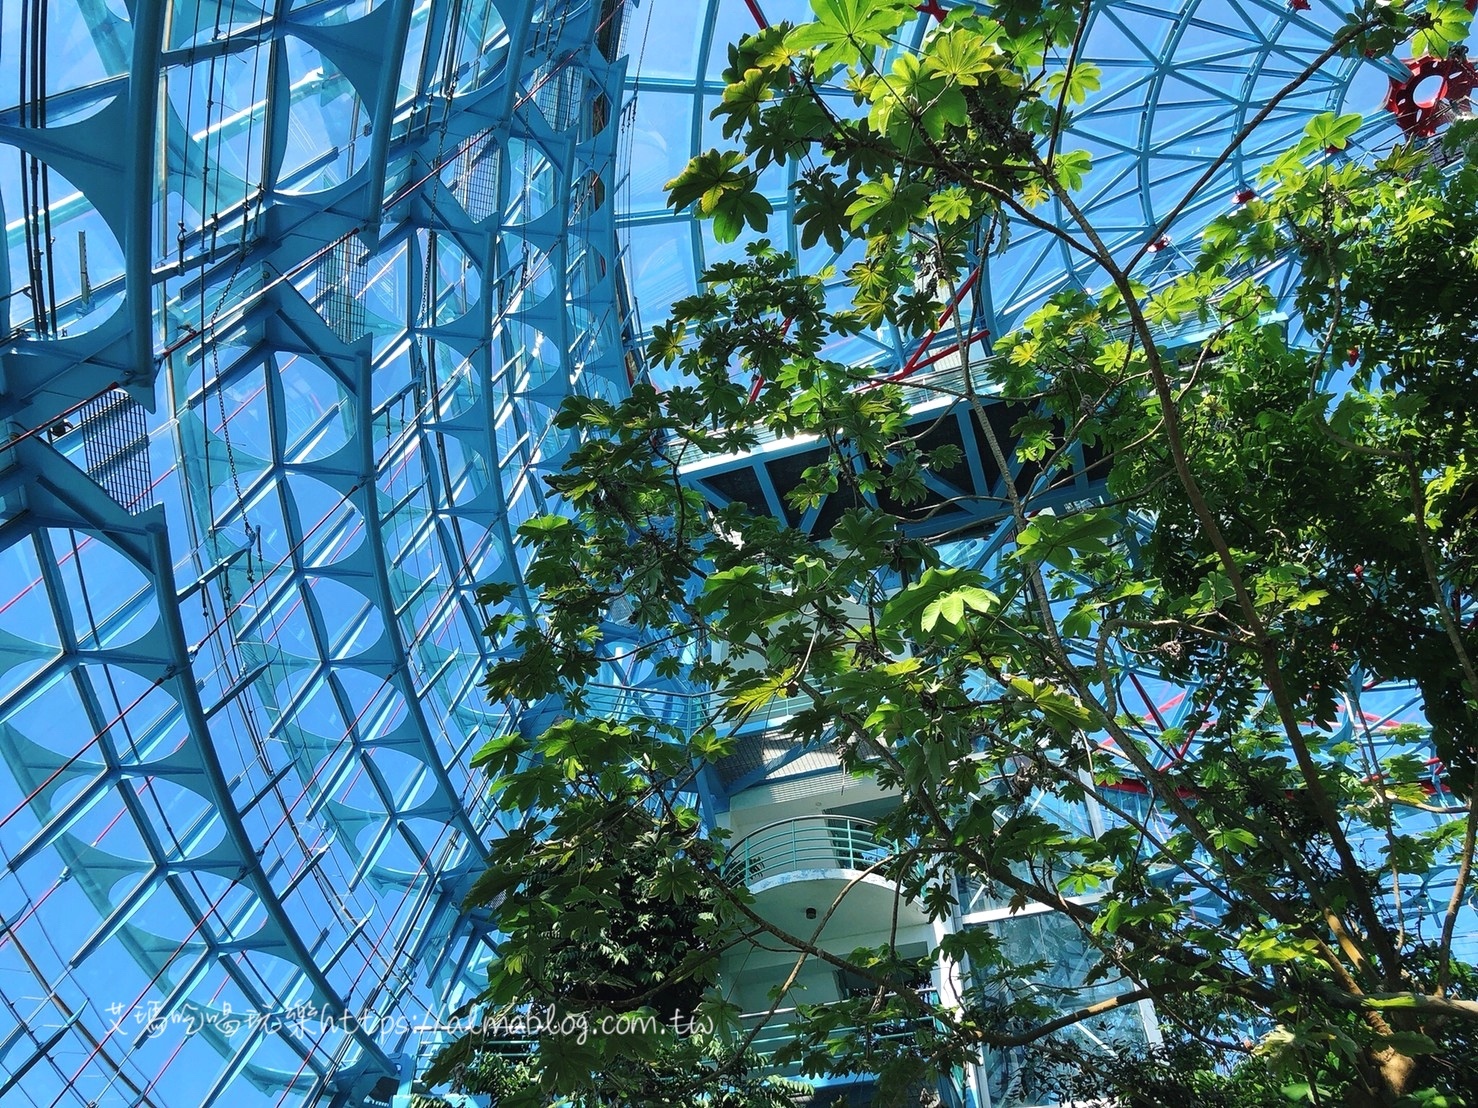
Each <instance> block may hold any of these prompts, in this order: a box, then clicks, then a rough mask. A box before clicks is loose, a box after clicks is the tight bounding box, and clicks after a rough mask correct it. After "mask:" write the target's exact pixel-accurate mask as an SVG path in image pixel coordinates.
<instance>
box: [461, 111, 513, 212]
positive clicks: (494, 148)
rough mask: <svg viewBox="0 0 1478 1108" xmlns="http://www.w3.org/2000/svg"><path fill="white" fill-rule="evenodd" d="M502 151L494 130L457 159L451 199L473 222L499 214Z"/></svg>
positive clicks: (483, 135) (468, 145) (488, 132)
mask: <svg viewBox="0 0 1478 1108" xmlns="http://www.w3.org/2000/svg"><path fill="white" fill-rule="evenodd" d="M502 156H503V151H502V148H501V147H499V145H498V143H497V140H496V139H495V138H494V137H493V132H492V131H491V130H488V131H484V132H483V133H482V134H481V135H479V136H478V137H477V138H476V139H474V140H473V141H472V142H469V143H468V144H467V148H466V149H465V150H463V151H462V153H461V154H460V155H459V156H458V157H457V173H456V177H455V178H454V179H453V181H452V189H451V191H452V196H453V197H455V198H456V201H457V203H458V204H461V205H462V210H463V211H465V212H466V213H467V214H468V216H470V217H471V218H472V220H473V221H474V222H477V223H481V222H482V221H483V220H485V219H487V218H488V217H489V216H491V215H493V214H494V213H495V212H497V211H498V169H499V164H500V162H501V160H502Z"/></svg>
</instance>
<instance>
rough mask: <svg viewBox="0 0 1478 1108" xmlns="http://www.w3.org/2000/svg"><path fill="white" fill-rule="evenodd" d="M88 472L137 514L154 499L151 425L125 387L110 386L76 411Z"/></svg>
mask: <svg viewBox="0 0 1478 1108" xmlns="http://www.w3.org/2000/svg"><path fill="white" fill-rule="evenodd" d="M77 417H78V427H79V429H80V430H81V432H82V453H83V458H84V460H85V462H86V466H87V475H88V476H89V477H91V478H92V479H93V480H94V481H96V482H97V483H98V484H99V485H101V486H102V487H103V489H105V490H106V491H107V493H108V495H109V496H111V497H112V498H113V499H114V500H116V501H118V503H119V504H121V505H123V507H125V508H127V509H128V510H129V511H130V512H133V513H134V514H137V513H139V512H141V511H143V510H144V509H145V508H148V507H149V506H150V505H152V504H153V503H154V491H153V487H152V486H153V483H154V481H153V474H152V471H151V469H150V466H149V429H148V425H147V423H146V422H145V419H144V410H143V408H141V407H139V405H138V402H137V401H135V400H134V399H133V397H131V396H129V395H128V393H126V392H124V391H123V390H122V389H109V390H108V391H107V392H105V393H104V394H103V395H102V396H99V397H97V398H95V399H93V400H89V401H88V402H87V403H86V404H85V405H83V406H82V408H81V409H80V410H79V411H78V413H77Z"/></svg>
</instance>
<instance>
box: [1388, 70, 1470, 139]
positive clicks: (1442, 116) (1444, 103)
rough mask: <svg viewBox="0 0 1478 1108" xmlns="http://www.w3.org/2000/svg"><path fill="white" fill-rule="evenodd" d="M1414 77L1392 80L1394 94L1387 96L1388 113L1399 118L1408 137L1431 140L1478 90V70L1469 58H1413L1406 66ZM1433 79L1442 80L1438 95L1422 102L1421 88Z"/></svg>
mask: <svg viewBox="0 0 1478 1108" xmlns="http://www.w3.org/2000/svg"><path fill="white" fill-rule="evenodd" d="M1406 68H1407V69H1409V70H1411V76H1410V77H1408V78H1407V79H1406V80H1404V81H1398V80H1396V79H1394V78H1392V80H1391V91H1390V92H1389V93H1388V94H1387V96H1386V110H1387V111H1389V112H1390V113H1391V114H1392V115H1394V116H1395V117H1396V123H1397V124H1398V125H1399V126H1400V128H1401V129H1402V130H1403V131H1405V132H1406V133H1407V134H1408V135H1415V136H1416V137H1417V138H1429V137H1431V136H1432V135H1435V134H1436V133H1437V128H1438V127H1440V126H1441V125H1442V124H1443V123H1446V122H1447V121H1448V119H1450V118H1451V117H1452V109H1453V108H1454V107H1456V106H1457V105H1459V104H1464V103H1466V102H1467V100H1468V98H1469V96H1471V95H1472V93H1473V89H1474V88H1475V87H1478V70H1475V69H1474V68H1473V63H1472V62H1470V61H1468V59H1467V58H1434V57H1432V56H1431V55H1430V54H1428V55H1427V56H1426V57H1424V58H1411V59H1409V60H1408V61H1407V63H1406ZM1429 77H1439V78H1441V82H1442V83H1441V84H1440V85H1439V86H1438V87H1437V94H1436V95H1435V96H1433V97H1431V98H1430V99H1422V100H1418V99H1417V96H1416V89H1417V86H1418V85H1420V84H1421V83H1422V82H1423V81H1425V80H1427V79H1428V78H1429Z"/></svg>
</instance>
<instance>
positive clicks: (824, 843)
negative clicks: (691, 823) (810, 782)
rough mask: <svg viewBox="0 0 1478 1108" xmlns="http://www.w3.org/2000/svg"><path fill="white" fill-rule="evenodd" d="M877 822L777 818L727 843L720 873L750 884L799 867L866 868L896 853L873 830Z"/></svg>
mask: <svg viewBox="0 0 1478 1108" xmlns="http://www.w3.org/2000/svg"><path fill="white" fill-rule="evenodd" d="M876 826H877V825H876V824H874V823H872V822H871V821H869V820H865V819H857V818H856V817H854V816H835V815H833V816H827V815H821V816H800V817H797V818H795V819H784V820H778V821H776V822H775V823H770V824H766V825H765V826H764V827H761V828H759V829H758V830H756V831H752V832H751V833H750V834H748V835H746V836H744V838H742V839H740V840H739V841H738V842H737V843H735V844H734V845H733V846H731V847H729V849H728V852H727V856H726V858H725V860H724V868H723V876H724V879H725V880H726V881H728V882H730V883H731V884H738V883H740V882H743V883H744V884H746V885H753V884H754V883H755V882H757V881H762V880H764V879H765V878H767V877H774V876H776V875H778V874H783V873H795V872H797V871H800V870H814V869H822V870H827V869H840V870H865V869H868V868H869V867H871V866H874V865H876V864H877V863H879V862H882V861H885V860H886V859H889V858H891V857H892V856H893V855H894V854H896V853H897V852H896V850H895V849H894V848H893V846H892V845H891V844H889V843H886V842H883V841H881V840H880V839H878V837H877V836H876V835H875V834H874V828H875V827H876Z"/></svg>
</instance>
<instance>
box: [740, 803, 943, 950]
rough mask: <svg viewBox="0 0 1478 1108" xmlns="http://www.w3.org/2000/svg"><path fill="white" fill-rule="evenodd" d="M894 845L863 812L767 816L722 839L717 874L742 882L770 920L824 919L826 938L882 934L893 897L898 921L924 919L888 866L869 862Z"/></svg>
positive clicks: (799, 925)
mask: <svg viewBox="0 0 1478 1108" xmlns="http://www.w3.org/2000/svg"><path fill="white" fill-rule="evenodd" d="M894 853H895V848H894V847H893V846H892V844H890V843H887V842H884V841H883V840H881V839H879V838H878V836H877V833H876V827H875V825H874V824H873V823H871V822H869V821H868V820H864V819H856V818H854V817H852V816H839V815H818V816H803V817H799V818H796V819H786V820H780V821H778V822H776V823H771V824H768V825H766V826H764V827H761V828H759V829H758V830H756V831H753V832H751V833H750V834H748V835H746V836H745V837H744V838H742V839H740V840H739V841H738V842H737V843H735V844H734V845H733V846H731V847H729V849H728V852H727V856H726V858H725V861H724V869H723V875H724V879H725V880H726V881H727V882H729V884H731V885H744V886H747V887H748V889H749V891H750V893H751V894H753V896H754V900H755V910H756V911H757V912H759V913H760V914H761V915H762V916H763V917H764V918H765V919H767V920H769V921H771V922H772V923H774V924H776V925H777V926H781V927H784V928H786V929H788V930H792V931H793V932H794V933H797V934H803V935H809V934H811V933H812V932H813V931H815V930H816V929H817V928H818V927H822V926H824V928H825V934H826V936H827V937H828V938H831V937H833V936H843V935H846V936H855V937H856V938H858V939H859V940H863V941H866V940H868V939H869V935H870V933H871V932H873V931H877V932H878V935H877V938H878V939H881V938H882V937H883V936H884V933H885V932H886V931H887V929H888V928H889V927H890V926H891V925H892V920H893V913H894V902H895V901H896V902H898V903H897V912H898V924H899V926H901V927H908V926H919V927H923V926H925V925H927V923H928V917H927V916H926V915H925V913H924V911H923V908H922V906H920V905H919V904H918V903H917V902H915V901H912V900H907V899H903V898H902V894H901V892H900V890H899V887H898V884H897V882H896V881H895V880H894V879H893V876H892V873H893V872H894V871H893V868H892V867H891V866H890V865H884V866H882V867H881V868H879V869H874V868H873V867H877V866H879V864H880V863H887V862H888V860H889V859H890V858H892V856H893V855H894ZM828 913H830V915H829V916H828Z"/></svg>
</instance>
